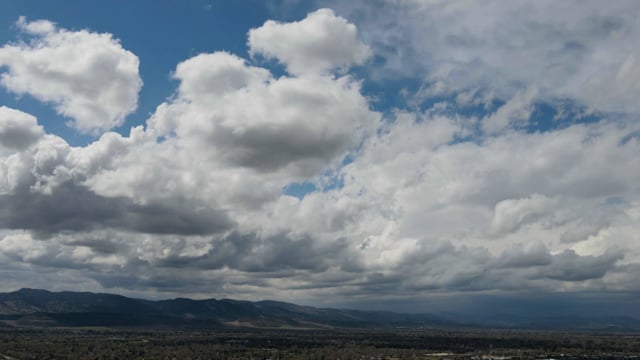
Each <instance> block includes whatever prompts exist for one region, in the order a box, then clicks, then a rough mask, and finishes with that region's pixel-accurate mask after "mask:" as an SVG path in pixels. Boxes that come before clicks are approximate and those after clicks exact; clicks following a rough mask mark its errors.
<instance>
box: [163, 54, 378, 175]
mask: <svg viewBox="0 0 640 360" xmlns="http://www.w3.org/2000/svg"><path fill="white" fill-rule="evenodd" d="M174 76H175V77H176V78H177V79H179V80H180V87H179V92H178V97H177V98H176V99H175V100H172V101H171V102H168V103H164V104H162V105H160V106H159V107H158V109H157V111H156V113H155V114H154V116H153V118H152V119H151V121H150V125H151V130H152V131H155V132H156V134H158V135H168V134H171V133H175V134H176V135H177V141H179V142H181V143H182V144H184V146H186V147H191V148H196V149H201V148H205V147H207V148H208V151H209V152H210V158H212V159H213V158H215V159H218V160H221V161H223V162H225V163H227V164H228V165H230V166H241V167H246V168H250V169H255V170H258V171H260V172H273V171H279V170H284V171H287V172H289V173H292V174H293V175H294V176H311V175H313V174H314V173H317V172H318V171H321V170H322V169H323V168H325V167H326V166H328V165H330V164H333V163H335V162H336V161H340V160H342V158H343V157H344V156H345V155H346V153H347V151H348V150H349V149H350V148H352V147H354V146H356V145H357V144H358V143H359V142H360V141H361V139H362V138H363V137H364V136H366V135H367V134H368V133H369V132H371V131H372V130H373V129H374V127H375V125H376V122H377V121H378V116H377V115H376V114H375V113H374V112H372V111H370V110H369V107H368V103H367V101H366V99H365V98H364V97H363V96H362V95H361V94H360V86H359V84H358V83H357V82H355V81H354V80H353V79H351V78H350V77H348V76H345V77H340V78H333V77H329V76H319V75H314V76H305V77H281V78H278V79H274V78H273V77H272V76H271V74H270V73H269V72H268V71H267V70H266V69H263V68H258V67H254V66H250V65H248V64H246V63H245V61H243V60H242V59H240V58H238V57H237V56H235V55H231V54H228V53H225V52H216V53H213V54H201V55H198V56H196V57H194V58H191V59H188V60H186V61H184V62H182V63H180V64H178V67H177V70H176V72H175V75H174Z"/></svg>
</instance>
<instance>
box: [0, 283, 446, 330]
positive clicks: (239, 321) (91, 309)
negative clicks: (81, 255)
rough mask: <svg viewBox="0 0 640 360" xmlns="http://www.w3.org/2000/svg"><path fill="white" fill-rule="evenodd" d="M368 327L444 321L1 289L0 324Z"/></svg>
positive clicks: (277, 305)
mask: <svg viewBox="0 0 640 360" xmlns="http://www.w3.org/2000/svg"><path fill="white" fill-rule="evenodd" d="M2 325H5V326H7V325H8V326H14V327H25V326H38V327H39V326H42V327H53V326H107V327H108V326H125V327H187V328H216V327H224V326H236V327H256V328H316V329H320V328H336V327H338V328H369V327H420V326H433V325H439V326H447V325H450V323H449V322H448V321H444V320H442V319H439V318H438V317H435V316H431V315H424V314H423V315H408V314H397V313H392V312H372V311H357V310H339V309H322V308H315V307H310V306H299V305H295V304H290V303H285V302H278V301H257V302H251V301H239V300H231V299H221V300H216V299H207V300H192V299H185V298H178V299H172V300H160V301H151V300H141V299H133V298H128V297H125V296H120V295H113V294H94V293H87V292H69V291H63V292H49V291H46V290H36V289H21V290H18V291H15V292H11V293H0V326H2Z"/></svg>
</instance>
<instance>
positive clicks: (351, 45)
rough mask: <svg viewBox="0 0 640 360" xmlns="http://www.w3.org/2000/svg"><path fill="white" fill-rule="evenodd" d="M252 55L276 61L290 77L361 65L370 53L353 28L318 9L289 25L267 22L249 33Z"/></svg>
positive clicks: (329, 13) (325, 11)
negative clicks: (259, 55) (282, 65)
mask: <svg viewBox="0 0 640 360" xmlns="http://www.w3.org/2000/svg"><path fill="white" fill-rule="evenodd" d="M248 45H249V50H250V52H251V54H261V55H264V56H265V57H267V58H276V59H278V60H279V61H280V62H281V63H283V64H285V65H286V66H287V70H288V71H289V73H291V74H295V75H301V74H306V73H326V72H328V71H330V70H334V69H336V68H344V67H349V66H350V65H355V64H362V63H363V62H364V61H365V60H366V59H367V58H368V57H369V56H370V54H371V51H370V50H369V48H368V47H367V46H366V45H365V44H363V43H362V42H360V40H358V38H357V29H356V26H355V25H353V24H351V23H349V22H347V20H346V19H344V18H342V17H339V16H336V15H335V14H334V12H333V10H331V9H320V10H317V11H315V12H313V13H310V14H309V15H307V17H306V18H305V19H303V20H300V21H297V22H291V23H279V22H275V21H271V20H270V21H267V22H266V23H264V25H262V26H261V27H259V28H256V29H252V30H251V31H249V41H248Z"/></svg>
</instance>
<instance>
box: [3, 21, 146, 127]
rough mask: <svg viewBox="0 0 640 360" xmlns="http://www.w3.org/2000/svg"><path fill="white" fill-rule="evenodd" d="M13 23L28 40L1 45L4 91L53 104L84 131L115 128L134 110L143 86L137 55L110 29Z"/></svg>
mask: <svg viewBox="0 0 640 360" xmlns="http://www.w3.org/2000/svg"><path fill="white" fill-rule="evenodd" d="M17 25H18V28H19V29H20V30H21V31H22V32H23V33H25V34H26V35H28V36H29V37H30V40H29V41H28V42H26V43H24V42H20V43H15V44H7V45H4V46H3V47H2V48H0V66H2V67H6V71H5V72H3V73H2V75H1V78H0V83H1V84H2V86H4V87H5V88H6V89H7V90H9V91H11V92H13V93H15V94H18V95H23V94H29V95H31V96H33V97H35V98H36V99H38V100H40V101H42V102H46V103H50V104H53V105H54V106H55V109H56V111H57V112H58V114H60V115H62V116H65V117H68V118H70V119H72V121H71V122H70V123H69V124H70V126H72V127H74V128H76V129H78V130H79V131H81V132H84V133H94V134H95V133H99V132H102V131H104V130H108V129H111V128H113V127H117V126H119V125H121V124H122V123H123V122H124V119H125V117H126V116H127V115H128V114H130V113H131V112H133V111H134V110H135V109H136V106H137V100H138V92H139V91H140V87H141V86H142V81H141V80H140V76H139V74H138V64H139V62H138V57H137V56H135V55H134V54H133V53H131V52H129V51H127V50H125V49H123V48H122V46H121V45H120V43H119V41H118V40H116V39H114V38H113V36H112V35H111V34H107V33H104V34H98V33H93V32H89V31H87V30H80V31H70V30H66V29H61V28H58V27H56V25H55V24H54V23H52V22H50V21H47V20H37V21H33V22H28V21H27V20H26V19H25V18H24V17H20V19H19V20H18V22H17Z"/></svg>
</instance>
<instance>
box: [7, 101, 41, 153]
mask: <svg viewBox="0 0 640 360" xmlns="http://www.w3.org/2000/svg"><path fill="white" fill-rule="evenodd" d="M43 135H44V131H43V129H42V126H40V125H38V121H37V119H36V118H35V117H34V116H31V115H29V114H27V113H24V112H22V111H20V110H15V109H11V108H8V107H6V106H0V144H2V146H4V147H6V148H9V149H17V150H22V149H24V148H26V147H29V146H30V145H32V144H33V143H35V142H36V141H37V140H38V139H39V138H40V137H42V136H43Z"/></svg>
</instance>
